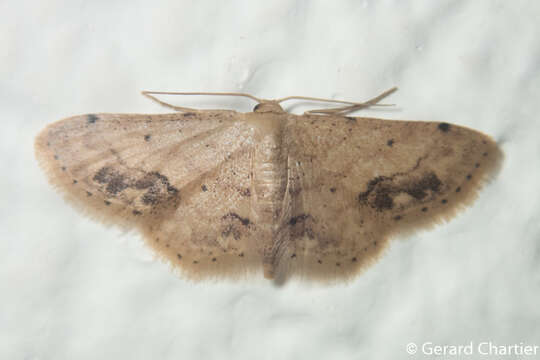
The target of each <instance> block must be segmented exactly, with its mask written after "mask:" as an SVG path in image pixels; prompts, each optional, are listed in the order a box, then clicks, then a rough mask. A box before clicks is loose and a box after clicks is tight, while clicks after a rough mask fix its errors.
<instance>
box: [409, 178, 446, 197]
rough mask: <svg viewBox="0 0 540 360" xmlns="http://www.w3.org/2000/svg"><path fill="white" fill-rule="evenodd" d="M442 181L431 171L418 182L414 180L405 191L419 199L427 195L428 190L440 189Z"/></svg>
mask: <svg viewBox="0 0 540 360" xmlns="http://www.w3.org/2000/svg"><path fill="white" fill-rule="evenodd" d="M440 186H441V181H440V180H439V178H438V177H437V175H435V174H434V173H429V174H427V175H426V176H424V177H423V178H421V179H420V180H419V181H417V182H413V183H412V184H411V185H410V187H409V188H407V189H405V192H406V193H407V194H409V195H411V196H412V197H414V198H415V199H417V200H422V199H423V198H425V197H426V196H427V193H426V191H428V190H431V191H435V192H436V191H439V188H440Z"/></svg>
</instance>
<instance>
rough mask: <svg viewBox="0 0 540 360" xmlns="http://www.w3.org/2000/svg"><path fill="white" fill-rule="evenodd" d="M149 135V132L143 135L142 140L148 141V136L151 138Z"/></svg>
mask: <svg viewBox="0 0 540 360" xmlns="http://www.w3.org/2000/svg"><path fill="white" fill-rule="evenodd" d="M151 137H152V136H151V135H150V134H146V135H144V141H150V138H151Z"/></svg>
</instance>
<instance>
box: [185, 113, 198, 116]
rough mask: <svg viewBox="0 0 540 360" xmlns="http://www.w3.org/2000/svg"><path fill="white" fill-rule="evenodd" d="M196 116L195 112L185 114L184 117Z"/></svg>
mask: <svg viewBox="0 0 540 360" xmlns="http://www.w3.org/2000/svg"><path fill="white" fill-rule="evenodd" d="M195 115H196V114H195V113H193V112H187V113H184V117H193V116H195Z"/></svg>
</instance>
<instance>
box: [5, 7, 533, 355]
mask: <svg viewBox="0 0 540 360" xmlns="http://www.w3.org/2000/svg"><path fill="white" fill-rule="evenodd" d="M0 9H1V11H0V13H2V14H3V16H2V26H1V27H2V29H3V31H1V32H0V44H2V50H3V51H2V52H1V54H0V58H1V61H0V63H1V64H2V66H1V67H0V74H1V75H0V95H1V96H0V125H1V128H0V129H1V131H0V156H1V157H0V161H1V162H0V164H1V172H2V174H1V176H0V199H2V200H1V201H0V294H1V295H0V296H1V303H2V305H1V306H0V358H2V359H120V358H130V359H149V358H156V359H179V358H182V359H330V358H331V359H366V358H368V359H396V358H407V357H409V355H408V354H407V350H409V351H411V352H413V351H414V350H415V348H414V346H412V345H408V344H410V343H413V344H415V345H416V346H417V347H416V355H414V356H410V358H422V357H427V358H429V357H434V355H433V354H434V352H435V351H438V350H437V349H436V348H435V346H444V345H463V346H469V345H470V346H471V350H470V351H472V352H473V356H471V357H470V358H482V357H484V358H486V356H484V355H483V354H482V353H481V352H486V351H491V355H494V354H493V350H492V348H491V347H490V346H489V345H487V344H484V345H482V344H481V343H483V342H491V343H492V345H494V346H498V348H497V349H499V352H500V347H501V346H502V347H506V348H508V349H507V350H508V351H514V352H518V351H520V349H521V351H526V349H525V347H526V346H532V347H534V346H536V355H526V356H525V357H524V358H540V348H539V347H540V326H539V324H540V307H539V306H538V304H539V303H540V275H539V274H540V245H539V244H540V215H539V214H540V194H539V186H538V184H540V166H539V165H540V162H539V159H540V141H538V139H539V135H538V134H540V121H539V120H538V116H539V108H538V104H539V101H538V99H540V86H539V85H540V84H539V80H540V66H539V64H540V62H539V59H540V42H539V41H538V39H539V38H540V27H539V26H538V24H537V20H538V18H539V17H540V4H539V3H538V2H534V1H512V2H508V1H507V2H505V1H487V0H480V1H474V2H472V1H470V2H466V1H406V2H405V1H390V0H388V1H368V0H365V1H354V0H347V1H341V2H335V1H285V0H279V1H264V2H263V1H227V2H221V1H198V2H197V1H185V0H183V1H163V2H150V1H140V0H135V1H120V0H119V1H92V2H89V1H79V0H77V1H63V0H49V1H46V2H42V1H33V0H30V1H25V2H14V1H4V2H3V3H2V4H1V5H0ZM394 85H397V86H399V88H400V90H399V92H397V93H396V94H394V95H393V96H392V97H391V99H390V102H392V103H396V104H397V106H396V107H395V108H392V109H386V110H384V111H382V110H366V111H363V112H361V113H359V114H362V115H370V116H377V117H384V118H391V119H410V120H434V121H441V122H450V123H455V124H459V125H464V126H468V127H471V128H474V129H477V130H480V131H482V132H484V133H487V134H490V135H492V136H493V137H494V138H495V139H496V140H497V141H498V142H499V143H500V145H501V147H502V149H503V151H504V152H505V154H506V159H505V162H504V164H503V166H502V169H501V172H500V174H499V176H498V177H497V178H496V179H495V181H493V182H492V183H491V184H490V185H489V186H487V187H486V188H485V189H484V191H483V192H482V193H481V195H480V197H479V198H478V200H477V201H476V202H475V204H474V205H473V206H472V207H470V208H468V209H467V210H466V211H464V212H462V213H461V214H460V215H459V216H457V217H456V218H455V219H454V220H453V221H451V222H449V223H448V224H445V225H441V226H438V227H436V228H435V229H433V230H431V231H427V232H421V233H417V234H414V235H412V236H409V237H407V238H402V239H399V240H396V241H393V242H392V244H391V246H390V247H389V249H388V250H387V251H386V254H385V256H384V257H383V258H382V259H381V261H380V262H378V263H377V264H375V265H374V266H372V267H371V268H369V269H368V270H367V271H366V272H365V273H364V274H363V275H362V276H360V277H358V278H357V279H356V280H354V281H352V282H350V283H348V284H342V285H336V286H330V287H328V286H318V285H314V284H310V285H306V284H305V283H302V282H299V281H291V282H289V283H287V284H286V285H284V286H282V287H275V286H273V285H272V284H271V283H269V282H268V281H266V280H264V279H263V278H262V276H260V277H256V278H254V279H252V280H249V281H242V282H217V283H212V282H205V283H192V282H189V281H186V280H184V279H181V278H178V277H177V276H176V275H174V274H172V273H171V272H170V271H169V268H168V266H167V265H166V264H163V263H160V262H156V261H154V260H153V257H152V253H151V252H150V251H149V250H148V249H147V248H146V247H145V246H144V244H143V242H142V240H141V239H140V237H139V236H138V235H137V234H136V233H127V234H126V233H123V232H122V231H120V230H117V229H115V228H105V227H103V226H101V225H100V224H97V223H94V222H92V221H90V220H88V219H86V218H85V217H83V216H82V215H80V214H79V213H77V212H75V211H74V210H73V209H72V208H71V207H69V206H68V205H66V204H65V203H64V202H63V200H62V198H61V197H60V196H59V195H58V194H57V193H56V192H55V191H54V190H53V189H52V188H51V187H50V186H49V185H48V183H47V181H46V179H45V176H44V174H43V173H42V172H41V170H40V169H39V167H38V165H37V162H36V161H35V158H34V150H33V138H34V136H35V135H36V134H37V132H38V131H39V130H41V129H42V128H43V127H44V126H45V125H46V124H48V123H50V122H52V121H55V120H58V119H61V118H64V117H67V116H71V115H75V114H84V113H89V112H131V113H160V112H167V110H166V109H164V108H161V107H159V106H158V105H156V104H153V103H151V102H149V101H148V100H147V99H145V98H143V97H142V96H140V95H139V92H140V91H141V90H163V91H166V90H178V91H242V92H248V93H252V94H254V95H256V96H259V97H263V98H278V97H284V96H287V95H305V96H316V97H331V98H341V99H347V100H365V99H368V98H370V97H371V96H374V95H376V94H378V93H379V92H381V91H383V90H385V89H387V88H390V87H392V86H394ZM171 101H174V102H175V103H176V104H179V105H180V104H183V105H188V106H197V107H204V106H206V107H214V108H215V107H218V108H234V109H237V110H241V111H250V109H251V107H252V106H253V104H252V103H251V102H249V101H248V100H244V99H235V98H231V99H221V98H218V99H216V98H197V99H185V98H176V99H172V100H171ZM304 105H306V104H304V103H301V104H299V105H298V106H294V107H292V108H290V110H291V111H293V112H295V113H299V114H300V113H302V112H303V111H304V110H305V109H306V108H305V107H304ZM515 344H517V346H513V345H515ZM520 344H521V345H520ZM479 346H480V347H479ZM512 346H513V347H512ZM511 347H512V348H511ZM512 349H514V350H512ZM533 349H534V348H533ZM440 351H443V349H442V348H441V350H440ZM445 351H451V349H449V348H447V349H446V350H445ZM460 351H462V352H463V351H469V350H468V349H465V348H462V350H460ZM430 352H431V353H432V354H431V355H430V354H429V353H430ZM447 355H448V357H450V358H451V357H452V356H453V357H458V356H454V355H449V354H447ZM465 355H467V354H463V353H462V355H461V356H465ZM504 358H513V356H510V357H504Z"/></svg>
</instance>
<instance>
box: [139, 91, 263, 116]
mask: <svg viewBox="0 0 540 360" xmlns="http://www.w3.org/2000/svg"><path fill="white" fill-rule="evenodd" d="M141 94H143V95H144V96H146V97H147V98H149V99H150V100H152V101H155V102H157V103H158V104H160V105H163V106H165V107H168V108H171V109H174V110H176V111H182V112H186V111H198V109H193V108H188V107H183V106H175V105H172V104H169V103H166V102H164V101H161V100H159V99H158V98H156V97H155V96H152V95H151V94H153V95H211V96H213V95H216V96H241V97H247V98H249V99H252V100H255V101H256V102H258V103H261V102H264V100H262V99H259V98H257V97H255V96H253V95H250V94H245V93H236V92H171V91H141Z"/></svg>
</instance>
